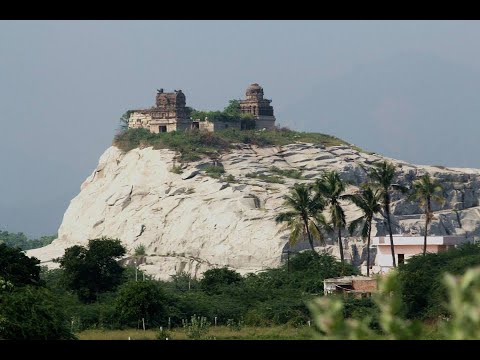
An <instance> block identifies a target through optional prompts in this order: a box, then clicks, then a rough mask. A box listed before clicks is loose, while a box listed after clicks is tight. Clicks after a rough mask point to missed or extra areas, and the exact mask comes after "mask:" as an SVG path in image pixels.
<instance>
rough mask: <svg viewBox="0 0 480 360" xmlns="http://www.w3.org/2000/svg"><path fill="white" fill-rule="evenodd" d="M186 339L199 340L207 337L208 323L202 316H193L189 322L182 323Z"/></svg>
mask: <svg viewBox="0 0 480 360" xmlns="http://www.w3.org/2000/svg"><path fill="white" fill-rule="evenodd" d="M182 324H183V328H184V330H185V334H186V335H187V339H191V340H200V339H203V338H205V337H206V336H207V334H208V331H209V330H210V325H211V324H210V322H208V321H207V318H206V317H204V316H196V315H195V314H194V315H193V316H192V317H191V318H190V321H188V320H183V321H182Z"/></svg>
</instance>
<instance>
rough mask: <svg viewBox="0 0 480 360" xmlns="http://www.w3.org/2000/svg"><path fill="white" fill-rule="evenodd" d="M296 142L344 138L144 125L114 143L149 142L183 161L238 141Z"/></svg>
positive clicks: (335, 141) (124, 146)
mask: <svg viewBox="0 0 480 360" xmlns="http://www.w3.org/2000/svg"><path fill="white" fill-rule="evenodd" d="M296 142H307V143H314V144H322V145H324V146H334V145H347V143H346V142H345V141H343V140H341V139H339V138H337V137H335V136H330V135H325V134H318V133H304V132H296V131H292V130H288V129H285V128H282V129H274V130H265V131H260V130H236V129H225V130H220V131H216V132H204V131H198V130H191V131H173V132H168V133H160V134H153V133H151V132H150V131H148V130H147V129H126V130H123V131H121V132H120V133H118V134H117V135H116V136H115V138H114V140H113V145H115V146H116V147H118V148H119V149H121V150H123V151H125V152H128V151H130V150H132V149H135V148H142V147H148V146H152V147H153V148H154V149H171V150H175V151H177V152H178V153H179V154H180V159H181V160H182V161H195V160H198V159H200V158H201V157H202V156H218V155H219V154H221V153H223V152H226V151H228V150H231V149H234V148H236V147H237V146H238V144H247V145H257V146H273V145H287V144H293V143H296Z"/></svg>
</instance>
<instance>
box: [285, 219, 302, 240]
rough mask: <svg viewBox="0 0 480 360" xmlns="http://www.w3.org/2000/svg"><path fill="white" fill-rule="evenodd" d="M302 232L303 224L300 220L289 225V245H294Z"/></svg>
mask: <svg viewBox="0 0 480 360" xmlns="http://www.w3.org/2000/svg"><path fill="white" fill-rule="evenodd" d="M303 232H304V226H303V224H302V223H301V222H300V221H297V222H295V223H293V224H292V226H291V227H290V236H289V238H288V242H289V243H290V245H292V246H293V245H295V244H296V243H297V241H298V238H299V237H300V235H303Z"/></svg>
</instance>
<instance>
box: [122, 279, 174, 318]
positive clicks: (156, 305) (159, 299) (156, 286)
mask: <svg viewBox="0 0 480 360" xmlns="http://www.w3.org/2000/svg"><path fill="white" fill-rule="evenodd" d="M166 302H167V299H166V296H165V293H164V291H163V290H162V288H161V287H160V283H159V282H158V281H154V280H145V281H129V282H127V283H125V284H123V285H122V286H121V287H120V288H119V291H118V295H117V297H116V299H115V312H116V313H117V316H118V318H119V320H120V321H121V323H122V324H127V325H128V326H132V327H137V325H138V321H141V320H142V318H143V319H145V323H146V324H147V325H159V324H160V323H161V321H162V320H163V319H164V318H165V310H164V307H165V303H166Z"/></svg>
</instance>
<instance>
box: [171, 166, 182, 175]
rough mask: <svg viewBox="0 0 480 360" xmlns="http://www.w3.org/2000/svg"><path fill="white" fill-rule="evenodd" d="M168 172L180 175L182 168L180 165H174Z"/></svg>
mask: <svg viewBox="0 0 480 360" xmlns="http://www.w3.org/2000/svg"><path fill="white" fill-rule="evenodd" d="M170 172H172V173H174V174H181V173H183V170H182V167H181V166H180V165H174V166H172V168H171V169H170Z"/></svg>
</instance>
